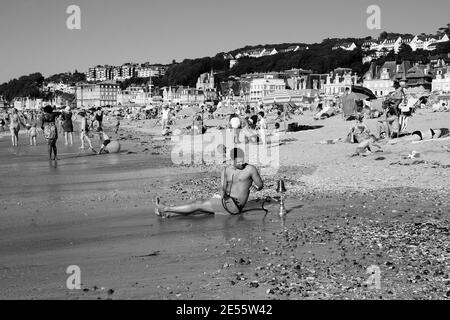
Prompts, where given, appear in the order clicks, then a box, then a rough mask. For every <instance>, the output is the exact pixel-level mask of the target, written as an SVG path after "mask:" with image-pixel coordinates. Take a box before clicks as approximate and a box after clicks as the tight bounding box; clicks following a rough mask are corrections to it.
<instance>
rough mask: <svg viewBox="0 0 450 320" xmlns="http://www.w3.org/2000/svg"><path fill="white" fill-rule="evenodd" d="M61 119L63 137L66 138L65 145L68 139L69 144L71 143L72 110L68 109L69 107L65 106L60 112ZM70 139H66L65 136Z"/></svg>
mask: <svg viewBox="0 0 450 320" xmlns="http://www.w3.org/2000/svg"><path fill="white" fill-rule="evenodd" d="M61 118H62V119H61V120H62V128H63V130H64V139H65V140H66V146H67V145H68V140H69V141H70V144H71V145H72V144H73V122H72V112H71V111H70V107H69V106H67V107H66V108H65V109H64V112H63V113H62V114H61ZM68 137H69V138H70V139H67V138H68Z"/></svg>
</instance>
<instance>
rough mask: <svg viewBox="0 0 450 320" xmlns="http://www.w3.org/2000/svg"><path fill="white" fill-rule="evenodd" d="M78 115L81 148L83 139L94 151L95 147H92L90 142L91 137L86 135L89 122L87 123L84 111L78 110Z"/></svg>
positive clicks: (82, 148)
mask: <svg viewBox="0 0 450 320" xmlns="http://www.w3.org/2000/svg"><path fill="white" fill-rule="evenodd" d="M78 115H79V116H80V140H81V147H80V149H81V150H84V149H85V147H84V140H86V141H87V142H88V144H89V149H90V150H91V151H92V152H96V151H95V149H94V148H93V147H92V142H91V139H90V138H89V136H88V133H89V124H88V120H87V118H86V113H84V112H83V111H82V112H80V113H79V114H78Z"/></svg>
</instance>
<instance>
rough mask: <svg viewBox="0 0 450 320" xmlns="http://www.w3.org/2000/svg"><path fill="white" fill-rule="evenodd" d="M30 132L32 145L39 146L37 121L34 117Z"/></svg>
mask: <svg viewBox="0 0 450 320" xmlns="http://www.w3.org/2000/svg"><path fill="white" fill-rule="evenodd" d="M29 134H30V146H37V141H36V140H37V122H36V120H35V119H34V118H33V119H32V120H31V128H30V130H29Z"/></svg>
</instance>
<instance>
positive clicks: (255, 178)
mask: <svg viewBox="0 0 450 320" xmlns="http://www.w3.org/2000/svg"><path fill="white" fill-rule="evenodd" d="M252 180H253V183H254V184H255V185H256V187H257V188H258V189H257V191H260V190H262V188H264V183H263V181H262V179H261V176H260V175H259V172H258V169H256V167H254V166H252Z"/></svg>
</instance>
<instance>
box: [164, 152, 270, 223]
mask: <svg viewBox="0 0 450 320" xmlns="http://www.w3.org/2000/svg"><path fill="white" fill-rule="evenodd" d="M230 156H231V159H232V160H233V164H232V165H230V166H226V167H224V168H223V170H222V175H221V181H222V183H221V190H220V193H221V197H213V198H211V199H209V200H206V201H202V200H197V201H195V202H193V203H190V204H184V205H179V206H173V207H170V206H165V205H163V204H162V203H161V201H160V198H159V197H156V200H155V204H156V208H155V214H156V215H158V216H160V217H162V218H170V217H171V216H173V215H184V216H187V215H191V214H195V213H204V214H231V215H237V214H241V213H242V211H243V209H244V207H245V205H246V204H247V201H248V197H249V195H250V191H251V190H256V191H259V190H262V189H263V187H264V184H263V181H262V179H261V176H260V174H259V172H258V169H257V168H256V167H254V166H253V165H250V164H247V163H245V161H244V151H242V149H239V148H233V149H232V150H231V152H230ZM253 184H254V185H255V186H253Z"/></svg>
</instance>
